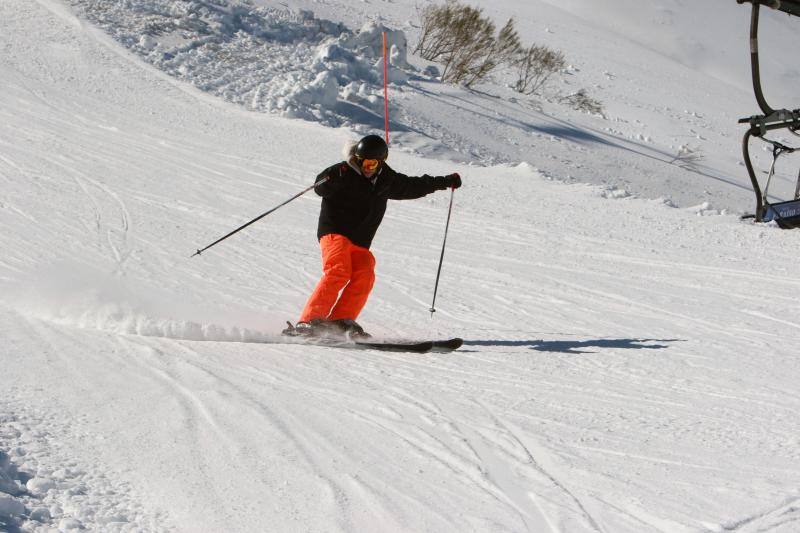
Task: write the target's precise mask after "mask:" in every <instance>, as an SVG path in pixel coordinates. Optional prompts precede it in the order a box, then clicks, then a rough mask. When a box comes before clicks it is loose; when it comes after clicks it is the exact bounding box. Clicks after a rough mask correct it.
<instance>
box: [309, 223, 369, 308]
mask: <svg viewBox="0 0 800 533" xmlns="http://www.w3.org/2000/svg"><path fill="white" fill-rule="evenodd" d="M319 246H320V248H321V249H322V279H320V280H319V283H317V287H316V289H314V293H313V294H312V295H311V297H310V298H309V299H308V302H307V303H306V306H305V308H304V309H303V314H302V315H301V316H300V321H301V322H308V321H309V320H313V319H315V318H322V319H328V320H339V319H351V320H355V319H356V318H357V317H358V315H359V313H361V310H362V309H363V308H364V305H365V304H366V303H367V298H369V293H370V292H371V291H372V286H373V285H374V284H375V257H374V256H373V255H372V252H370V251H369V250H368V249H366V248H363V247H361V246H357V245H355V244H353V243H352V242H351V241H350V239H348V238H347V237H345V236H344V235H339V234H336V233H333V234H329V235H324V236H323V237H322V238H321V239H320V241H319ZM339 293H341V294H339ZM337 298H338V300H337Z"/></svg>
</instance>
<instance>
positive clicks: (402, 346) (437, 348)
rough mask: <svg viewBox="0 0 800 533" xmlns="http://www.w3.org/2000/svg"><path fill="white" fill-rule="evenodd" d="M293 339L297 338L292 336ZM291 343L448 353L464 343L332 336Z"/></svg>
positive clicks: (446, 340) (455, 339)
mask: <svg viewBox="0 0 800 533" xmlns="http://www.w3.org/2000/svg"><path fill="white" fill-rule="evenodd" d="M294 339H298V338H297V337H294ZM290 343H291V344H307V345H309V346H324V347H327V348H345V349H357V350H380V351H383V352H411V353H429V352H435V353H449V352H452V351H454V350H457V349H458V348H460V347H461V345H462V344H464V340H463V339H459V338H452V339H444V340H424V341H416V340H409V341H382V340H360V341H352V340H346V339H332V338H313V337H312V338H306V339H302V340H299V339H298V340H297V341H294V340H293V341H290Z"/></svg>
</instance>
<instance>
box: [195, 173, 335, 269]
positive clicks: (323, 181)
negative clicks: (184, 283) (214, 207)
mask: <svg viewBox="0 0 800 533" xmlns="http://www.w3.org/2000/svg"><path fill="white" fill-rule="evenodd" d="M328 179H329V177H328V176H325V177H324V178H321V179H320V180H319V181H317V182H316V183H315V184H314V185H311V186H310V187H307V188H306V189H303V190H302V191H300V192H299V193H297V194H295V195H294V196H292V197H291V198H289V199H288V200H286V201H285V202H283V203H282V204H280V205H276V206H275V207H273V208H272V209H270V210H269V211H267V212H266V213H263V214H261V215H258V216H257V217H256V218H254V219H253V220H251V221H250V222H248V223H247V224H244V225H242V226H239V227H238V228H236V229H235V230H233V231H232V232H230V233H228V234H227V235H225V236H224V237H220V238H219V239H217V240H216V241H214V242H212V243H211V244H209V245H208V246H206V247H205V248H203V249H202V250H200V249H198V250H197V251H196V252H195V253H193V254H192V255H191V256H190V257H194V256H196V255H200V254H202V253H203V252H205V251H206V250H208V249H209V248H211V247H212V246H214V245H215V244H218V243H220V242H222V241H224V240H225V239H227V238H228V237H230V236H231V235H233V234H234V233H238V232H240V231H241V230H243V229H244V228H246V227H247V226H249V225H250V224H252V223H254V222H258V221H259V220H261V219H262V218H264V217H265V216H267V215H269V214H270V213H272V212H274V211H277V210H278V209H279V208H281V207H283V206H285V205H286V204H288V203H289V202H291V201H292V200H295V199H297V198H299V197H301V196H303V195H304V194H305V193H307V192H308V191H310V190H311V189H313V188H314V187H316V186H317V185H321V184H323V183H325V182H326V181H328Z"/></svg>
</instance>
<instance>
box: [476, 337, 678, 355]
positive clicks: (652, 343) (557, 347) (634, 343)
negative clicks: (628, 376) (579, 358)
mask: <svg viewBox="0 0 800 533" xmlns="http://www.w3.org/2000/svg"><path fill="white" fill-rule="evenodd" d="M683 341H684V339H592V340H586V341H546V340H542V339H539V340H528V341H502V340H485V341H480V340H475V341H470V340H465V341H464V346H528V347H530V349H531V350H536V351H537V352H557V353H569V354H584V353H597V351H598V350H592V349H591V348H599V349H609V348H610V349H621V350H663V349H665V348H669V343H673V342H683Z"/></svg>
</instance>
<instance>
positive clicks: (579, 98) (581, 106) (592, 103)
mask: <svg viewBox="0 0 800 533" xmlns="http://www.w3.org/2000/svg"><path fill="white" fill-rule="evenodd" d="M559 101H560V102H563V103H566V104H569V105H570V106H571V107H572V109H575V110H576V111H583V112H585V113H591V114H593V115H604V113H603V104H602V102H600V101H599V100H596V99H594V98H592V97H591V96H589V95H588V94H587V93H586V89H580V90H579V91H577V92H574V93H572V94H568V95H567V96H562V97H561V98H560V99H559Z"/></svg>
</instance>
